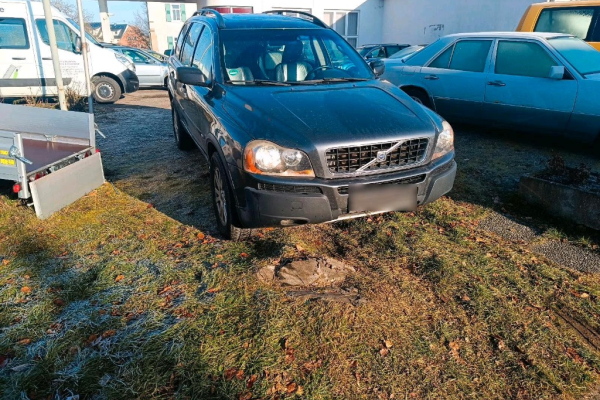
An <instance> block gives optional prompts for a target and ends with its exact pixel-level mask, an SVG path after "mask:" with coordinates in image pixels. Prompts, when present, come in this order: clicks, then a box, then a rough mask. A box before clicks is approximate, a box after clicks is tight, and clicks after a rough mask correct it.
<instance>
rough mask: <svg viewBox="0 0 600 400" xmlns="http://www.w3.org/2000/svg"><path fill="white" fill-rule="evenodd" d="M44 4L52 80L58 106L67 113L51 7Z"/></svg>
mask: <svg viewBox="0 0 600 400" xmlns="http://www.w3.org/2000/svg"><path fill="white" fill-rule="evenodd" d="M42 3H43V4H44V15H45V16H46V30H47V31H48V42H49V44H50V54H52V66H53V67H54V79H55V80H56V88H57V89H58V104H59V105H60V109H61V110H63V111H67V102H66V100H65V87H64V85H63V79H62V73H61V71H60V60H59V59H58V46H57V45H56V32H55V31H54V21H53V20H52V7H51V6H50V0H42Z"/></svg>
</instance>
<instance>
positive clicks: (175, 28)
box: [148, 0, 384, 53]
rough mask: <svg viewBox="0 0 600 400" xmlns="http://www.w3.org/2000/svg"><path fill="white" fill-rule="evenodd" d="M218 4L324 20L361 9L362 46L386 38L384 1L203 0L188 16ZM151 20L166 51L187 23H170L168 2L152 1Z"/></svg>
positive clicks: (156, 45) (156, 42)
mask: <svg viewBox="0 0 600 400" xmlns="http://www.w3.org/2000/svg"><path fill="white" fill-rule="evenodd" d="M176 4H177V3H176ZM180 4H184V3H180ZM217 6H238V7H247V6H250V7H253V9H254V12H255V13H261V12H263V11H267V10H273V9H294V10H306V11H309V12H311V13H312V14H313V15H315V16H316V17H317V18H320V19H324V15H325V12H326V11H331V10H335V11H358V12H359V22H358V45H361V44H366V43H379V42H381V39H382V23H381V22H382V20H383V9H384V0H233V1H232V0H199V1H198V2H197V3H185V10H186V17H187V18H190V17H191V16H192V15H193V13H194V11H196V10H197V9H199V8H203V7H217ZM148 20H149V21H150V32H151V40H152V48H153V49H154V50H155V51H158V52H160V53H163V52H164V51H165V50H167V49H168V40H167V38H168V37H172V38H177V36H178V35H179V31H180V30H181V27H182V26H183V23H184V22H183V21H170V22H167V17H166V8H165V3H157V2H148Z"/></svg>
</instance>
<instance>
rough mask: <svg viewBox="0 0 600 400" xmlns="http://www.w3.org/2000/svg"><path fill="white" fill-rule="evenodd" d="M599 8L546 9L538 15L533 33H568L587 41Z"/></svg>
mask: <svg viewBox="0 0 600 400" xmlns="http://www.w3.org/2000/svg"><path fill="white" fill-rule="evenodd" d="M598 9H600V7H571V8H548V9H546V10H544V11H542V13H541V14H540V18H539V19H538V22H537V24H536V26H535V29H534V31H535V32H555V33H568V34H569V35H574V36H577V37H578V38H580V39H584V40H588V39H589V36H590V34H591V32H590V27H591V26H592V21H594V13H595V12H597V10H598Z"/></svg>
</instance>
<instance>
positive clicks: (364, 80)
mask: <svg viewBox="0 0 600 400" xmlns="http://www.w3.org/2000/svg"><path fill="white" fill-rule="evenodd" d="M368 80H369V79H366V78H351V77H348V78H323V79H314V80H310V81H303V82H302V83H304V84H317V83H335V82H366V81H368Z"/></svg>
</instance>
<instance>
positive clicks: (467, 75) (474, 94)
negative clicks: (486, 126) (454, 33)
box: [420, 39, 493, 121]
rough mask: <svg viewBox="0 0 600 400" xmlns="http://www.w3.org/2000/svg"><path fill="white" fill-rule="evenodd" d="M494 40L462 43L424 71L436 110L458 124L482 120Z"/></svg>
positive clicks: (421, 78)
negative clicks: (459, 122)
mask: <svg viewBox="0 0 600 400" xmlns="http://www.w3.org/2000/svg"><path fill="white" fill-rule="evenodd" d="M492 43H493V40H491V39H468V40H459V41H458V42H456V43H455V44H453V45H452V46H450V47H449V48H447V49H446V50H445V51H444V52H442V53H441V54H440V55H439V56H438V57H436V58H435V59H433V61H431V62H430V63H429V64H428V65H427V66H425V67H423V68H422V69H421V73H420V80H421V85H422V86H423V87H424V88H425V89H426V90H427V92H428V93H429V94H430V95H431V97H432V98H433V101H434V103H435V104H434V106H435V110H436V111H437V112H438V113H439V114H440V115H441V116H443V117H444V118H446V119H449V120H454V121H476V120H480V119H482V114H481V109H482V106H483V97H484V93H485V78H486V67H487V65H488V61H489V59H490V49H491V48H492Z"/></svg>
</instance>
